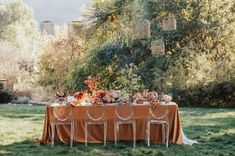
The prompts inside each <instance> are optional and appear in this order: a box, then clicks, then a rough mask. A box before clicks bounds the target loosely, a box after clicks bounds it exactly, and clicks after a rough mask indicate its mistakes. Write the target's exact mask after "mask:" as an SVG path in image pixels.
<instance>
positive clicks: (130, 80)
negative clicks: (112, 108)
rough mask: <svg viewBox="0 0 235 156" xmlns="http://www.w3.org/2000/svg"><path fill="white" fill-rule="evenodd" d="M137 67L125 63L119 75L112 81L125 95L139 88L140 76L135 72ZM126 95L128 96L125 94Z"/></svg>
mask: <svg viewBox="0 0 235 156" xmlns="http://www.w3.org/2000/svg"><path fill="white" fill-rule="evenodd" d="M136 70H137V67H136V66H135V65H134V64H132V63H131V64H130V65H129V66H128V65H126V66H125V68H123V69H121V71H120V76H119V77H117V79H116V81H115V82H114V84H115V88H116V89H120V90H122V92H123V93H124V94H125V95H128V93H134V92H137V91H139V90H140V89H141V84H140V80H141V79H140V76H138V75H137V74H135V72H136ZM127 97H128V96H127Z"/></svg>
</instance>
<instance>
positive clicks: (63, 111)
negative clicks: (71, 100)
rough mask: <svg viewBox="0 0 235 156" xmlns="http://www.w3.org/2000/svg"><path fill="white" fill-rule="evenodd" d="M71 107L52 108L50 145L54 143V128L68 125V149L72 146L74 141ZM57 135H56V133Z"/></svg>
mask: <svg viewBox="0 0 235 156" xmlns="http://www.w3.org/2000/svg"><path fill="white" fill-rule="evenodd" d="M71 117H72V107H71V106H53V115H52V120H51V129H52V138H51V145H52V146H54V143H55V127H57V130H58V126H59V125H70V147H72V146H73V139H74V120H72V118H71ZM57 134H58V133H57Z"/></svg>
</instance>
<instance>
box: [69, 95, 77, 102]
mask: <svg viewBox="0 0 235 156" xmlns="http://www.w3.org/2000/svg"><path fill="white" fill-rule="evenodd" d="M74 100H75V99H74V96H67V101H68V102H73V101H74Z"/></svg>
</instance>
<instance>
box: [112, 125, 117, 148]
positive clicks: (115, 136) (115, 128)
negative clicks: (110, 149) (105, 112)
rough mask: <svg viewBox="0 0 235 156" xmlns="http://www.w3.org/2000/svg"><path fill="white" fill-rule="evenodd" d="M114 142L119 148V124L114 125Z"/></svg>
mask: <svg viewBox="0 0 235 156" xmlns="http://www.w3.org/2000/svg"><path fill="white" fill-rule="evenodd" d="M113 128H114V141H115V145H116V146H117V124H116V123H114V127H113Z"/></svg>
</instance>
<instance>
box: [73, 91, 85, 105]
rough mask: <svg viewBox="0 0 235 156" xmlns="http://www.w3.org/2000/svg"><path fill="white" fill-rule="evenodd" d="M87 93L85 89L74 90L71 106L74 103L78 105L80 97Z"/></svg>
mask: <svg viewBox="0 0 235 156" xmlns="http://www.w3.org/2000/svg"><path fill="white" fill-rule="evenodd" d="M86 95H87V91H85V92H76V93H75V94H73V96H74V98H75V100H74V101H73V102H71V103H70V104H71V105H72V106H76V105H80V104H81V101H82V99H83V98H84V97H85V96H86Z"/></svg>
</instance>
